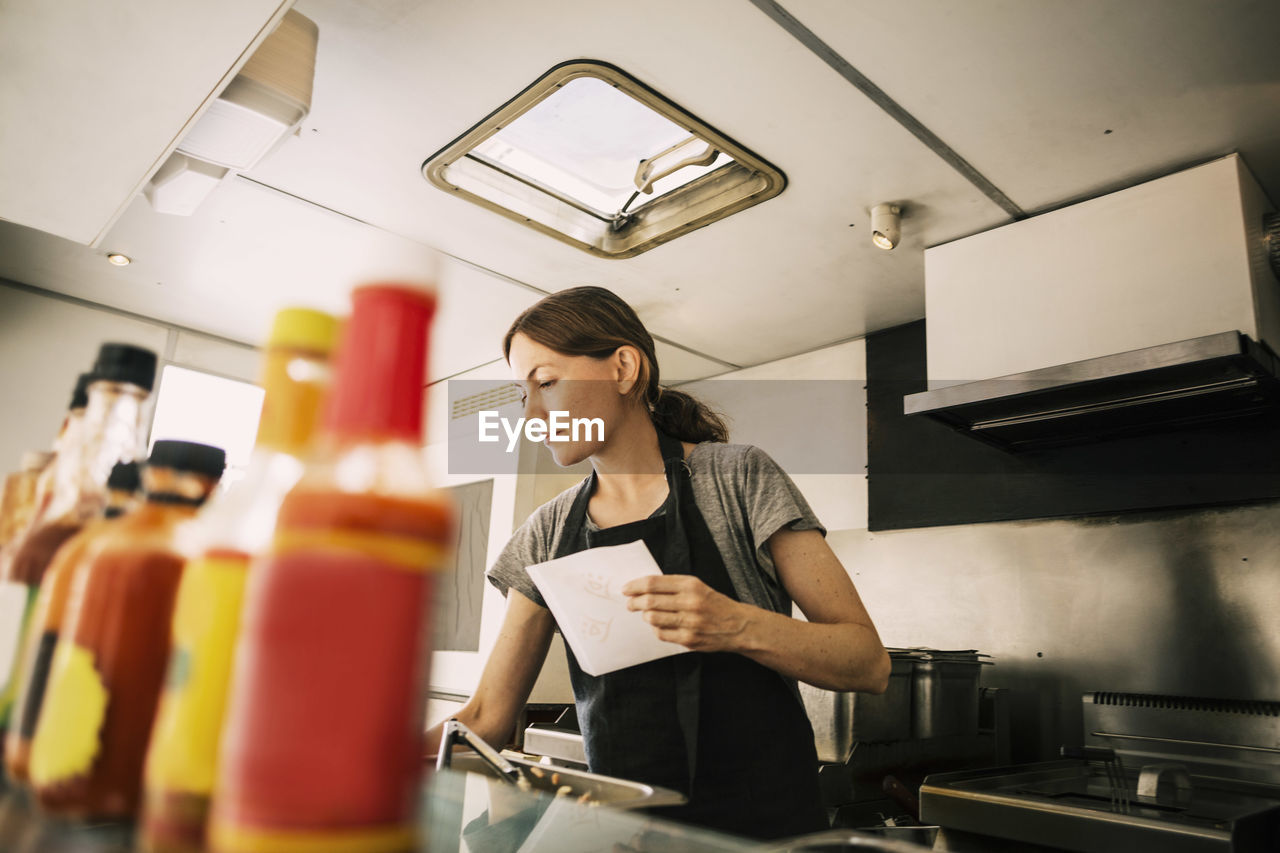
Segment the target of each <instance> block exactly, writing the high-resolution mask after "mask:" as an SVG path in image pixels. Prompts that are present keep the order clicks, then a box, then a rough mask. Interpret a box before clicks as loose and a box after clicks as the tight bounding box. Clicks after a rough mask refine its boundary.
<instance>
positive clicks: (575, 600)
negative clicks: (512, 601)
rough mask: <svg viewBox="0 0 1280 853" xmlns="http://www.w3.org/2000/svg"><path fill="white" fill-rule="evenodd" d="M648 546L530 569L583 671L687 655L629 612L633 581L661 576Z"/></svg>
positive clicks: (590, 552) (597, 551)
mask: <svg viewBox="0 0 1280 853" xmlns="http://www.w3.org/2000/svg"><path fill="white" fill-rule="evenodd" d="M661 573H662V570H661V569H659V568H658V564H657V563H656V562H654V559H653V556H652V555H651V554H650V553H649V549H648V548H646V547H645V545H644V543H643V542H639V541H637V542H629V543H628V544H626V545H606V546H602V547H599V548H589V549H587V550H585V551H579V552H578V553H576V554H570V555H569V556H567V557H560V558H559V559H555V560H548V561H547V562H545V563H538V564H537V565H533V566H530V567H529V577H531V578H533V582H534V583H535V584H537V586H538V591H539V592H541V593H542V597H543V599H545V600H546V602H547V606H548V607H549V608H551V613H552V615H553V616H555V617H556V622H558V623H559V625H560V633H561V634H563V635H564V639H565V642H566V643H568V644H569V648H570V649H572V650H573V655H574V657H576V658H577V659H578V665H579V666H581V667H582V670H583V671H584V672H586V673H588V674H590V675H604V674H605V673H607V672H614V671H616V670H619V669H625V668H626V667H629V666H635V665H636V664H640V663H645V662H647V661H651V660H657V659H658V658H664V657H668V656H670V655H678V654H680V653H682V652H687V651H688V649H686V648H685V647H684V646H681V645H679V644H678V643H668V642H665V641H664V640H659V639H658V637H657V635H656V634H654V632H653V628H652V626H650V625H649V623H648V622H645V621H644V618H643V617H642V616H641V615H640V613H639V612H637V611H633V610H628V609H627V599H626V596H625V595H623V594H622V587H623V585H625V584H626V583H627V582H628V581H630V580H632V579H633V578H639V577H644V576H646V575H657V574H661Z"/></svg>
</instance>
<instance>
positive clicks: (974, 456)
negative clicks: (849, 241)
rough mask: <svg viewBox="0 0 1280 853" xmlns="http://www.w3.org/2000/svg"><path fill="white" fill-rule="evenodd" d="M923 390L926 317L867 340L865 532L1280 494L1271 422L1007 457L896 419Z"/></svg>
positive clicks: (1276, 433)
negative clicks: (867, 518) (906, 400)
mask: <svg viewBox="0 0 1280 853" xmlns="http://www.w3.org/2000/svg"><path fill="white" fill-rule="evenodd" d="M924 390H927V381H926V369H925V321H923V320H921V321H918V322H915V323H909V324H907V325H905V326H898V327H896V328H893V329H888V330H886V331H883V332H879V333H877V334H874V335H871V336H869V337H868V338H867V409H868V411H867V431H868V466H867V470H868V475H869V478H868V491H869V502H870V509H869V513H870V527H871V529H872V530H892V529H897V528H907V527H930V526H935V525H944V524H966V523H971V522H981V521H1002V520H1009V519H1025V518H1046V517H1058V516H1077V515H1088V514H1097V513H1114V512H1123V511H1126V510H1139V509H1157V508H1170V507H1191V506H1205V505H1212V504H1227V503H1244V502H1249V501H1257V500H1266V499H1274V498H1280V414H1276V413H1271V414H1267V415H1257V416H1253V417H1250V418H1246V419H1241V420H1234V421H1220V422H1216V423H1212V424H1209V425H1201V426H1197V427H1194V428H1183V429H1179V430H1173V431H1165V432H1160V433H1151V434H1147V435H1141V436H1126V437H1123V438H1113V439H1108V440H1103V441H1096V442H1091V443H1087V444H1079V445H1073V446H1069V447H1059V448H1054V449H1048V450H1035V451H1023V452H1020V453H1010V452H1007V451H1004V450H999V449H997V448H994V447H990V446H988V445H986V444H983V443H981V442H979V441H976V440H974V439H972V438H969V437H967V436H964V435H961V434H960V433H957V432H955V431H953V430H952V429H950V428H949V427H946V426H943V425H942V424H939V423H937V422H935V421H932V420H930V419H928V418H926V417H922V416H915V417H907V416H905V415H903V413H902V398H903V396H904V395H906V394H912V393H915V392H917V391H924Z"/></svg>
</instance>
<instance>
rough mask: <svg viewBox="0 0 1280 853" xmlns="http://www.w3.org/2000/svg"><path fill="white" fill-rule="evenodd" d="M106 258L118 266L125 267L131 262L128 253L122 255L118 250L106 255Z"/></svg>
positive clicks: (131, 259)
mask: <svg viewBox="0 0 1280 853" xmlns="http://www.w3.org/2000/svg"><path fill="white" fill-rule="evenodd" d="M107 260H108V261H110V262H111V263H113V264H115V265H116V266H118V267H127V266H129V264H131V263H133V258H130V257H129V256H128V255H122V254H120V253H119V252H112V253H111V254H109V255H107Z"/></svg>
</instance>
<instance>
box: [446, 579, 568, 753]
mask: <svg viewBox="0 0 1280 853" xmlns="http://www.w3.org/2000/svg"><path fill="white" fill-rule="evenodd" d="M554 629H555V619H554V618H553V617H552V616H551V611H550V610H548V609H547V608H545V607H542V606H540V605H537V604H535V603H534V602H533V601H531V600H530V599H528V598H526V597H525V596H524V595H523V594H522V593H520V592H517V591H516V590H511V591H510V592H508V593H507V611H506V615H505V616H503V619H502V629H501V630H500V631H499V632H498V639H497V640H496V641H495V642H494V644H493V650H492V651H490V652H489V659H488V660H487V661H486V662H485V665H484V671H483V672H482V673H481V674H480V683H479V684H478V685H477V686H476V690H475V693H473V694H472V695H471V699H470V701H468V702H467V704H466V705H464V706H463V707H462V709H461V710H459V711H458V712H457V713H456V714H453V715H451V717H452V718H456V719H457V720H458V722H460V723H462V724H463V725H464V726H466V727H467V728H469V729H471V731H473V732H475V733H476V734H477V735H479V736H480V737H481V738H483V739H484V740H485V742H487V743H488V744H489V745H490V746H492V747H494V748H495V749H501V748H502V746H503V744H504V743H505V742H506V740H507V738H509V737H510V736H511V733H512V730H513V729H515V725H516V720H517V719H518V718H519V716H520V711H521V710H522V709H523V708H524V706H525V703H526V702H528V701H529V694H530V693H531V692H532V691H533V684H534V682H535V681H537V680H538V673H539V672H541V671H542V664H543V662H544V661H545V660H546V659H547V650H548V649H549V648H550V647H551V636H552V634H553V633H554ZM445 722H446V720H441V721H440V722H438V723H436V724H435V725H433V726H431V728H429V729H427V731H426V734H425V736H424V743H423V757H424V758H425V759H426V760H430V761H435V760H436V756H437V755H438V753H439V751H440V737H441V735H442V733H443V731H444V724H445Z"/></svg>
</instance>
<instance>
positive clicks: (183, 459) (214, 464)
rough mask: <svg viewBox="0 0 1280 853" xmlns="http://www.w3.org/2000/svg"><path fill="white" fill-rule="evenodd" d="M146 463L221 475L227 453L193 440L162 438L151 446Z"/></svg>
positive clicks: (191, 471)
mask: <svg viewBox="0 0 1280 853" xmlns="http://www.w3.org/2000/svg"><path fill="white" fill-rule="evenodd" d="M147 464H148V465H150V466H151V467H153V468H173V469H175V470H177V471H187V472H190V473H192V474H204V475H206V476H209V477H221V476H222V469H224V468H225V467H227V454H226V451H224V450H223V449H222V448H221V447H214V446H212V445H209V444H199V443H197V442H194V441H175V440H173V439H164V440H161V441H157V442H156V443H155V444H154V445H152V447H151V458H150V459H148V460H147Z"/></svg>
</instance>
